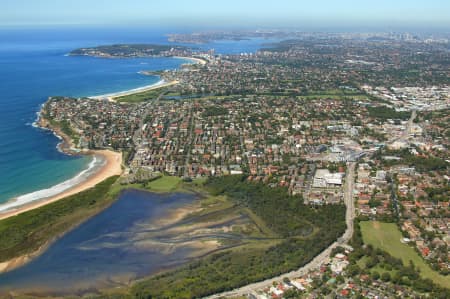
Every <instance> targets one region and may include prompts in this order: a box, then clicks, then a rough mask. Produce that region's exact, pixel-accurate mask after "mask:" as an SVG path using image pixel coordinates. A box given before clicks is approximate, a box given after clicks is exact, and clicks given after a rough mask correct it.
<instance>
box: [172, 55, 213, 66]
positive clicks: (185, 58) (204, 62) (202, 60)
mask: <svg viewBox="0 0 450 299" xmlns="http://www.w3.org/2000/svg"><path fill="white" fill-rule="evenodd" d="M173 58H179V59H184V60H190V61H192V62H193V63H196V64H201V65H205V64H206V61H205V60H204V59H200V58H195V57H183V56H173Z"/></svg>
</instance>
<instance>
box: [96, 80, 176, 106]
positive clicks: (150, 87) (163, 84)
mask: <svg viewBox="0 0 450 299" xmlns="http://www.w3.org/2000/svg"><path fill="white" fill-rule="evenodd" d="M175 84H178V81H176V80H175V81H170V82H166V81H164V80H160V81H158V82H156V83H155V84H152V85H147V86H142V87H139V88H134V89H130V90H125V91H119V92H114V93H108V94H104V95H99V96H91V97H89V98H90V99H95V100H105V99H107V100H108V101H110V102H115V99H116V98H118V97H123V96H128V95H132V94H135V93H140V92H146V91H150V90H154V89H158V88H163V87H168V86H172V85H175Z"/></svg>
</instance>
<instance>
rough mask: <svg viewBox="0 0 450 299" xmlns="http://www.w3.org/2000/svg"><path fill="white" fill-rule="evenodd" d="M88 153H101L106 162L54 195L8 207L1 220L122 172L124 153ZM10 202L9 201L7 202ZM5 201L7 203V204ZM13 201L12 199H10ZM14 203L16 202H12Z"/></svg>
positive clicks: (100, 151) (56, 199) (87, 187)
mask: <svg viewBox="0 0 450 299" xmlns="http://www.w3.org/2000/svg"><path fill="white" fill-rule="evenodd" d="M86 154H89V155H93V154H94V155H100V156H103V157H104V159H105V163H104V164H103V165H102V166H101V167H99V168H98V169H97V170H96V171H95V172H94V173H93V174H91V175H89V176H88V177H86V179H84V180H83V181H81V182H80V183H78V184H75V185H73V186H71V187H68V188H67V189H65V190H63V191H61V192H59V193H57V194H56V195H52V196H49V197H43V198H38V199H35V200H31V201H29V202H27V203H24V204H21V205H18V206H17V207H14V206H13V207H12V208H11V209H7V210H5V211H2V212H0V220H4V219H7V218H9V217H12V216H16V215H19V214H22V213H24V212H27V211H31V210H34V209H37V208H39V207H42V206H45V205H47V204H50V203H52V202H55V201H58V200H60V199H63V198H65V197H68V196H71V195H74V194H77V193H79V192H82V191H84V190H87V189H90V188H92V187H94V186H95V185H97V184H98V183H100V182H102V181H104V180H105V179H107V178H109V177H111V176H114V175H121V174H122V154H121V153H117V152H113V151H110V150H98V151H90V152H88V153H86ZM7 203H8V202H7ZM7 203H5V204H7ZM10 203H11V201H10ZM12 203H14V202H12Z"/></svg>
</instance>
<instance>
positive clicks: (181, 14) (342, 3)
mask: <svg viewBox="0 0 450 299" xmlns="http://www.w3.org/2000/svg"><path fill="white" fill-rule="evenodd" d="M30 25H31V26H44V25H46V26H48V25H50V26H51V25H118V26H122V25H153V26H156V25H160V26H168V25H171V26H192V27H195V26H216V27H239V26H241V27H251V26H260V27H280V28H281V27H301V26H311V27H314V26H316V27H326V26H342V27H345V26H369V27H370V26H381V27H382V26H394V27H395V26H397V27H408V26H414V27H418V28H427V27H441V28H450V0H275V1H266V0H222V1H217V0H164V1H162V0H0V26H30Z"/></svg>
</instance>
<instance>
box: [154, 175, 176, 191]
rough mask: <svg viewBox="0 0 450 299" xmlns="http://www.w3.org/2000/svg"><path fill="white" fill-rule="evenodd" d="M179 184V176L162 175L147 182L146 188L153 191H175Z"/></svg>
mask: <svg viewBox="0 0 450 299" xmlns="http://www.w3.org/2000/svg"><path fill="white" fill-rule="evenodd" d="M180 184H181V178H180V177H176V176H162V177H161V178H159V179H157V180H154V181H151V182H150V183H148V184H147V186H146V188H147V189H148V190H150V191H154V192H172V191H176V190H177V189H178V187H179V185H180Z"/></svg>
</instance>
